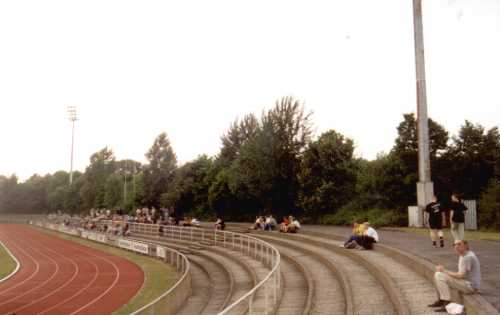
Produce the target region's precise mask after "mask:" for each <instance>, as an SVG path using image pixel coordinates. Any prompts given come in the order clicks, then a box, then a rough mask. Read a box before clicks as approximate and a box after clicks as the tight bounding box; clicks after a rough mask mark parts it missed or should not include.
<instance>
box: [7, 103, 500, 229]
mask: <svg viewBox="0 0 500 315" xmlns="http://www.w3.org/2000/svg"><path fill="white" fill-rule="evenodd" d="M310 115H311V114H309V113H305V111H304V108H303V106H302V104H301V102H299V101H298V100H296V99H294V98H292V97H283V98H280V99H279V100H278V101H277V102H276V104H275V106H274V107H272V108H271V109H269V110H267V111H264V112H263V113H262V115H261V116H260V118H257V117H256V116H255V115H254V114H248V115H246V116H244V117H243V118H242V119H239V120H236V121H235V122H233V123H232V124H231V125H230V127H229V129H228V131H227V132H226V133H225V134H224V135H223V136H222V137H221V142H222V147H221V150H220V152H219V154H217V155H216V156H215V157H213V158H212V157H208V156H205V155H202V156H199V157H198V158H197V159H195V160H193V161H190V162H188V163H185V164H184V165H183V166H181V167H177V160H176V156H175V153H174V151H173V149H172V147H171V145H170V141H169V140H168V137H167V135H166V133H162V134H160V135H159V136H158V137H157V138H156V139H155V141H154V143H153V145H152V147H151V148H150V149H149V150H148V152H147V153H146V158H147V159H148V164H146V165H141V164H140V163H138V162H135V161H132V160H122V161H116V159H115V157H114V154H113V151H112V150H111V149H108V148H107V147H106V148H104V149H102V150H100V151H99V152H96V153H94V154H92V156H91V157H90V164H89V166H88V167H87V168H86V170H85V172H84V173H83V174H81V173H78V172H75V173H74V181H73V184H72V185H71V186H70V185H69V182H68V179H69V174H68V173H67V172H63V171H60V172H56V173H54V174H53V175H45V176H39V175H34V176H32V177H31V178H29V179H28V180H27V181H26V182H24V183H19V182H18V179H17V177H16V176H15V175H12V176H10V177H6V176H0V212H18V213H35V212H36V213H41V212H48V211H56V210H62V211H65V212H71V213H76V212H83V211H88V210H89V209H91V208H107V209H111V210H116V209H118V208H123V209H125V210H126V211H127V212H129V213H130V212H133V211H134V209H135V208H136V207H144V206H147V207H156V208H159V207H161V206H164V207H174V208H175V209H176V215H177V216H182V215H195V216H197V217H200V218H214V217H216V216H218V217H223V218H224V219H225V220H226V221H229V220H235V221H241V220H245V221H249V220H253V219H254V217H255V215H262V214H267V213H272V214H274V215H275V216H276V217H278V218H279V217H281V216H282V215H288V214H294V215H298V216H299V217H300V219H301V220H302V221H303V222H304V221H308V222H324V223H330V224H350V223H352V222H353V221H370V222H372V223H374V224H375V225H377V226H384V225H404V224H406V222H407V218H406V216H407V207H408V206H409V205H414V204H416V193H415V191H416V183H417V181H418V174H417V169H418V163H417V156H418V145H417V124H416V119H415V117H414V115H413V114H406V115H404V116H403V120H402V121H401V123H400V124H399V125H398V127H397V130H398V136H397V138H396V139H395V142H394V146H393V148H392V149H391V150H390V152H389V153H387V154H379V156H377V158H376V159H375V160H373V161H367V160H364V159H361V158H355V157H354V153H353V151H354V142H353V140H351V139H349V138H346V137H345V136H343V135H342V134H340V133H339V132H337V131H334V130H330V131H327V132H325V133H323V134H322V135H320V136H319V137H318V138H316V139H313V138H312V132H311V130H312V127H313V126H312V123H311V121H310ZM429 134H430V154H431V169H432V174H431V175H432V180H433V182H434V188H435V192H436V193H437V194H438V196H440V197H444V198H442V201H444V202H446V199H447V198H449V195H450V194H451V192H452V191H456V192H459V193H462V194H463V196H464V197H465V198H467V199H478V198H479V197H481V201H480V205H479V214H480V216H479V223H480V224H481V226H483V227H491V228H499V224H498V221H499V214H498V212H499V210H498V209H499V208H498V196H499V195H500V193H499V191H498V189H499V188H498V186H499V184H498V182H499V181H500V136H499V132H498V128H492V129H490V130H485V129H484V128H483V127H482V126H480V125H474V124H472V123H470V122H468V121H465V124H464V125H463V126H462V128H461V129H460V132H459V133H458V135H457V136H456V137H452V138H451V141H449V137H448V132H447V131H446V130H445V129H444V128H443V127H442V126H441V125H439V124H438V123H436V122H434V121H433V120H432V119H429ZM448 142H449V143H448ZM488 183H490V184H489V186H487V185H488Z"/></svg>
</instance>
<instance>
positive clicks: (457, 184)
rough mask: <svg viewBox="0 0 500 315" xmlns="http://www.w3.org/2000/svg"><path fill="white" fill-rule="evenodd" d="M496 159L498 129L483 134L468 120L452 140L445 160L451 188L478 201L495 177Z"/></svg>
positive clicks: (499, 138) (499, 145)
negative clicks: (447, 160) (447, 163)
mask: <svg viewBox="0 0 500 315" xmlns="http://www.w3.org/2000/svg"><path fill="white" fill-rule="evenodd" d="M499 156H500V135H499V132H498V128H497V127H495V128H492V129H490V130H488V131H485V129H484V127H483V126H481V125H479V124H477V125H474V124H472V123H471V122H469V121H467V120H466V121H465V124H464V125H463V126H462V127H461V128H460V131H459V134H458V136H457V137H454V138H453V144H452V145H451V147H450V149H449V152H448V156H447V158H448V159H449V160H450V164H451V165H450V167H449V173H450V175H449V176H450V178H452V179H453V181H452V185H453V189H454V190H456V191H459V192H461V193H462V194H463V196H464V198H471V199H475V198H478V197H479V196H480V194H481V192H482V191H483V189H485V188H486V186H487V184H488V182H489V181H490V180H491V179H492V178H494V176H495V171H496V170H495V168H496V167H497V165H498V157H499Z"/></svg>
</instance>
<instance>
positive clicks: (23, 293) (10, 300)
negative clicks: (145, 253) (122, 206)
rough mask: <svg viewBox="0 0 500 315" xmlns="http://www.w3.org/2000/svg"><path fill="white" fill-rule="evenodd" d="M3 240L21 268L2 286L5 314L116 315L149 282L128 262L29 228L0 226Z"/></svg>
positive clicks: (0, 308)
mask: <svg viewBox="0 0 500 315" xmlns="http://www.w3.org/2000/svg"><path fill="white" fill-rule="evenodd" d="M0 240H1V241H2V242H3V243H4V245H5V246H6V247H7V248H8V249H9V250H10V251H11V252H12V254H13V255H14V256H16V258H17V259H18V260H19V262H20V264H21V267H20V269H19V270H18V272H17V273H16V274H15V275H14V276H12V277H11V278H10V279H8V280H6V281H4V282H1V283H0V314H6V315H12V314H16V315H31V314H57V315H60V314H79V315H83V314H93V315H95V314H111V313H112V312H114V311H116V310H117V309H119V308H120V307H121V306H122V305H124V304H126V303H127V302H128V301H129V300H130V299H131V298H132V297H133V296H134V295H135V294H136V293H137V292H138V291H139V289H140V288H141V287H142V284H143V282H144V273H143V272H142V269H140V268H139V267H138V266H137V265H135V264H133V263H132V262H130V261H128V260H126V259H124V258H121V257H117V256H113V255H110V254H107V253H105V252H101V251H99V250H96V249H93V248H89V247H86V246H83V245H80V244H78V243H75V242H71V241H68V240H65V239H62V238H59V237H56V236H52V235H49V234H46V233H43V232H41V231H38V230H37V229H34V228H31V227H29V226H25V225H15V224H1V225H0Z"/></svg>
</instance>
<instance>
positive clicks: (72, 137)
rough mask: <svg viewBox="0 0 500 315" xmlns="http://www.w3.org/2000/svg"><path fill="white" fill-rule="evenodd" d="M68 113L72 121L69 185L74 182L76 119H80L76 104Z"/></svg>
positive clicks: (69, 107)
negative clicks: (77, 114)
mask: <svg viewBox="0 0 500 315" xmlns="http://www.w3.org/2000/svg"><path fill="white" fill-rule="evenodd" d="M68 115H69V120H70V121H71V124H72V126H71V166H70V170H69V185H70V186H71V184H72V183H73V148H74V141H75V121H76V120H78V118H77V117H76V107H75V106H68Z"/></svg>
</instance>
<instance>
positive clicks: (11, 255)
mask: <svg viewBox="0 0 500 315" xmlns="http://www.w3.org/2000/svg"><path fill="white" fill-rule="evenodd" d="M0 245H1V246H2V247H3V248H5V251H6V252H7V253H8V254H9V255H10V257H12V259H13V260H14V262H15V263H16V268H15V269H14V270H12V272H11V273H10V274H8V275H6V276H5V277H3V278H2V279H0V283H2V282H4V281H7V280H8V279H9V278H11V277H12V276H13V275H15V274H16V273H17V272H18V271H19V268H21V263H20V262H19V260H17V258H16V256H14V254H12V252H11V251H10V250H9V249H8V248H7V246H5V244H4V243H2V241H0Z"/></svg>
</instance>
